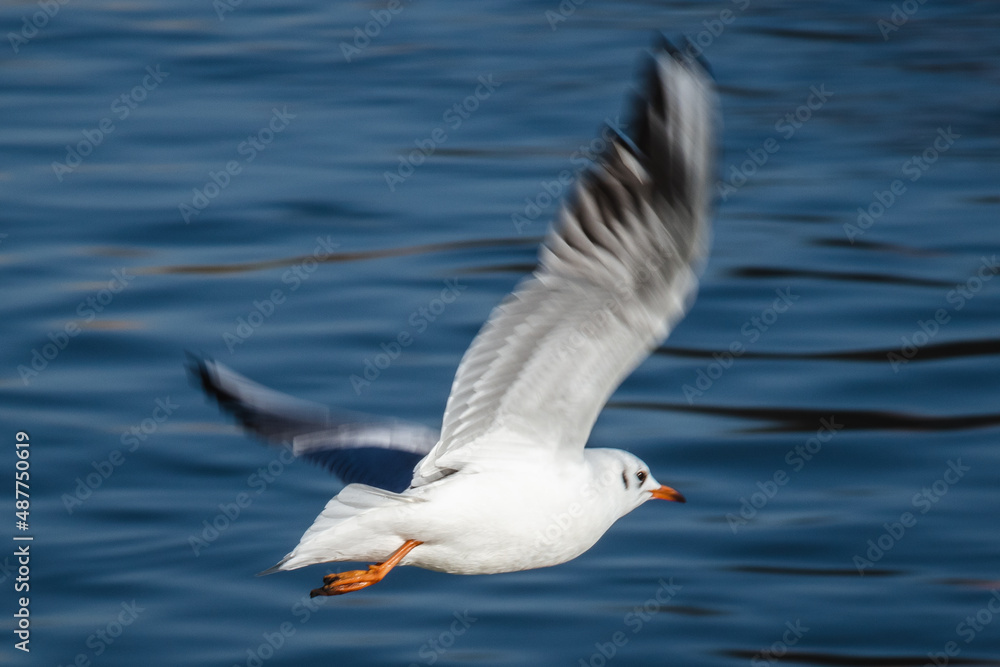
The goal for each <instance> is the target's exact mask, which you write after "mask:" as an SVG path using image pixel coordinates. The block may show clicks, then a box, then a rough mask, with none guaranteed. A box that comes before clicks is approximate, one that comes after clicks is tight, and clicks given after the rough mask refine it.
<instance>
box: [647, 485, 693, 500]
mask: <svg viewBox="0 0 1000 667" xmlns="http://www.w3.org/2000/svg"><path fill="white" fill-rule="evenodd" d="M650 493H652V494H653V497H654V498H659V499H660V500H671V501H673V502H675V503H686V502H687V500H686V499H685V498H684V496H683V495H682V494H681V492H680V491H676V490H674V489H671V488H670V487H669V486H661V487H660V488H658V489H653V491H651V492H650Z"/></svg>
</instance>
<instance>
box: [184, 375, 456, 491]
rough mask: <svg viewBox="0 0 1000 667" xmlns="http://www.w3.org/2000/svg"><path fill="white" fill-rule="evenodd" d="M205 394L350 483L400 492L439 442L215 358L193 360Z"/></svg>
mask: <svg viewBox="0 0 1000 667" xmlns="http://www.w3.org/2000/svg"><path fill="white" fill-rule="evenodd" d="M190 368H191V371H192V374H193V375H195V376H196V377H197V379H198V380H199V381H200V383H201V386H202V387H203V388H204V390H205V393H207V394H208V395H209V396H212V397H214V398H215V399H216V400H217V401H218V402H219V405H220V407H222V409H223V410H225V411H226V412H228V413H230V414H231V415H233V416H234V417H236V419H237V420H238V421H239V422H240V423H241V424H242V425H243V427H244V428H245V429H246V430H248V431H250V432H252V433H254V434H255V435H257V436H259V437H261V438H263V439H264V440H265V441H267V442H269V443H270V444H274V445H291V446H292V452H293V453H294V454H295V456H301V457H302V458H305V459H307V460H309V461H312V462H313V463H318V464H320V465H322V466H323V467H325V468H327V469H328V470H330V471H331V472H333V473H334V474H336V475H337V477H339V478H340V479H341V480H343V481H344V483H345V484H351V483H361V484H368V485H371V486H375V487H378V488H380V489H385V490H388V491H394V492H400V491H402V490H404V489H405V488H406V487H407V486H409V484H410V480H411V478H412V477H413V468H414V466H415V465H416V464H417V462H418V461H420V459H421V458H423V457H424V455H425V454H427V452H428V451H430V449H431V448H432V447H433V446H434V443H435V442H437V440H438V434H437V432H436V431H434V430H433V429H429V428H427V427H425V426H421V425H418V424H410V423H407V422H401V421H389V420H380V419H378V418H376V417H369V416H367V415H354V414H351V415H348V414H343V415H332V414H331V412H330V410H329V409H328V408H326V407H325V406H323V405H319V404H317V403H312V402H309V401H303V400H301V399H298V398H294V397H292V396H288V395H286V394H282V393H280V392H277V391H274V390H273V389H268V388H267V387H265V386H263V385H260V384H258V383H256V382H254V381H253V380H250V379H249V378H246V377H244V376H243V375H240V374H239V373H237V372H235V371H233V370H231V369H229V368H227V367H226V366H224V365H222V364H220V363H219V362H217V361H213V360H211V359H200V358H197V357H192V358H191V364H190Z"/></svg>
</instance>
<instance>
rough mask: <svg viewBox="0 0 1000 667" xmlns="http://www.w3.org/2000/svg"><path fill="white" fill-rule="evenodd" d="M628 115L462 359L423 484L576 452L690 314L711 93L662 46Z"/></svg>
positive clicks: (704, 231) (701, 75)
mask: <svg viewBox="0 0 1000 667" xmlns="http://www.w3.org/2000/svg"><path fill="white" fill-rule="evenodd" d="M633 106H634V108H633V113H632V118H631V122H630V123H629V125H628V135H629V136H628V137H624V136H616V137H615V138H614V139H613V140H612V141H611V142H610V145H609V147H608V149H607V150H606V151H605V152H604V154H603V155H602V156H601V157H600V159H599V160H598V162H597V164H595V165H594V167H593V168H592V169H591V170H590V171H588V172H587V173H585V174H584V175H583V176H582V178H581V179H580V181H579V183H578V184H577V187H576V190H575V193H574V196H573V198H572V200H571V201H570V202H568V203H567V204H565V205H564V206H563V207H562V209H561V210H560V213H559V216H558V219H557V222H556V225H555V226H554V228H553V230H552V231H551V232H550V233H549V236H548V237H547V239H546V241H545V243H544V244H543V246H542V248H541V251H540V257H539V259H540V264H539V268H538V269H537V270H536V271H535V272H534V273H533V274H532V275H531V276H530V277H528V278H526V279H525V280H524V281H523V282H521V283H520V284H519V285H518V287H517V288H516V289H515V290H514V292H513V293H512V294H511V295H510V296H508V297H507V298H506V299H505V300H504V301H503V302H502V303H501V304H500V305H499V306H498V307H497V308H496V309H495V310H494V311H493V313H492V314H491V315H490V318H489V320H488V321H487V323H486V324H485V325H484V327H483V329H482V330H481V331H480V332H479V335H478V336H477V337H476V339H475V340H474V341H473V343H472V345H471V346H470V347H469V350H468V351H467V352H466V353H465V356H464V357H463V359H462V362H461V364H460V365H459V368H458V372H457V374H456V376H455V380H454V383H453V385H452V389H451V395H450V396H449V398H448V406H447V409H446V410H445V415H444V423H443V427H442V433H441V442H439V443H438V444H437V446H436V447H435V448H434V449H433V450H432V451H431V452H430V454H429V455H428V456H427V458H426V459H424V461H422V462H421V464H420V465H419V466H418V467H417V469H416V471H415V476H414V481H413V484H414V485H415V486H419V485H421V484H424V483H427V482H429V481H432V480H434V479H437V478H440V477H441V476H443V475H445V474H447V473H448V472H449V471H450V470H455V469H460V468H461V467H462V466H463V464H465V463H468V462H469V461H471V460H475V458H477V457H482V456H486V455H490V456H497V455H504V454H503V453H502V452H501V451H499V449H498V448H502V447H504V446H510V445H507V444H505V443H514V442H522V443H526V444H528V445H529V446H532V447H546V446H548V447H551V448H553V449H557V448H563V449H567V448H579V449H582V448H583V446H584V445H585V444H586V441H587V438H588V436H589V434H590V430H591V428H592V426H593V424H594V422H595V421H596V419H597V415H598V413H599V412H600V411H601V409H602V408H603V406H604V404H605V403H606V402H607V400H608V398H609V397H610V395H611V393H612V392H613V391H614V390H615V388H616V387H617V386H618V385H619V384H620V383H621V381H622V380H623V379H624V378H625V377H626V376H627V375H628V374H629V373H630V372H631V371H632V370H633V369H634V368H635V367H636V366H637V365H638V364H639V363H640V362H641V361H642V360H643V359H644V358H645V357H646V356H647V355H648V354H649V352H650V351H651V350H652V349H653V347H654V346H656V345H658V344H659V343H660V342H661V341H662V340H663V338H664V337H666V335H667V333H668V332H669V331H670V329H671V327H673V325H674V324H676V323H677V322H678V321H679V320H680V319H681V318H682V317H683V315H684V313H685V311H686V309H687V307H688V306H689V305H690V302H691V301H692V297H693V295H694V292H695V289H696V286H697V275H696V274H697V271H698V269H699V268H700V264H701V262H702V260H703V258H704V256H705V254H706V251H707V244H708V213H707V208H708V199H709V194H708V188H709V185H708V182H709V177H710V170H711V169H712V164H713V158H714V147H713V142H712V130H713V126H714V124H715V121H716V119H715V115H716V107H715V94H714V88H713V85H712V83H711V80H710V78H709V77H708V75H707V73H706V72H705V70H704V69H703V68H702V67H701V65H700V64H699V63H697V62H689V61H686V60H685V58H684V56H683V55H682V54H681V53H680V52H679V51H677V50H676V49H675V48H673V47H672V46H671V45H670V44H668V43H666V42H664V43H663V44H661V45H660V47H659V48H658V49H656V50H655V52H654V53H652V54H651V57H650V59H649V63H648V72H647V76H646V80H645V85H644V90H643V91H642V93H641V94H640V95H638V96H637V97H636V98H635V99H634V101H633ZM470 443H476V444H477V446H476V447H475V448H472V447H470V446H469V445H470ZM484 448H492V449H491V453H490V454H486V453H485V452H484Z"/></svg>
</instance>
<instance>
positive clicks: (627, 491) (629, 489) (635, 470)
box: [585, 449, 687, 514]
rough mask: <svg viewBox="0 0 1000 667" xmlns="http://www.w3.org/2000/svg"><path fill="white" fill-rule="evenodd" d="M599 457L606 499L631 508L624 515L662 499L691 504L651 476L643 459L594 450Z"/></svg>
mask: <svg viewBox="0 0 1000 667" xmlns="http://www.w3.org/2000/svg"><path fill="white" fill-rule="evenodd" d="M585 451H591V452H593V453H594V454H596V455H597V457H596V459H597V460H596V461H595V463H596V467H597V468H598V469H599V471H600V473H599V476H600V479H601V486H602V487H604V488H605V491H604V493H605V494H607V496H606V497H614V498H616V499H618V500H620V503H616V504H620V505H622V506H623V507H625V508H627V509H626V510H625V512H624V514H627V513H628V512H631V511H632V510H634V509H635V508H636V507H638V506H639V505H641V504H643V503H644V502H646V501H647V500H651V499H653V498H658V499H659V500H670V501H673V502H676V503H683V502H687V501H686V500H685V498H684V496H683V495H682V494H681V493H680V492H679V491H677V490H675V489H672V488H671V487H669V486H664V485H662V484H660V483H659V482H657V481H656V479H655V478H654V477H653V475H652V474H651V473H650V472H649V466H648V465H646V464H645V463H644V462H643V461H642V459H640V458H639V457H637V456H634V455H632V454H629V453H628V452H625V451H622V450H620V449H594V450H585Z"/></svg>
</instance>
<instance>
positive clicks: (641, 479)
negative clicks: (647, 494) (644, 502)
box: [635, 470, 649, 484]
mask: <svg viewBox="0 0 1000 667" xmlns="http://www.w3.org/2000/svg"><path fill="white" fill-rule="evenodd" d="M648 476H649V473H647V472H646V471H645V470H640V471H639V472H637V473H636V474H635V477H636V479H638V480H639V484H642V483H643V482H645V481H646V478H647V477H648Z"/></svg>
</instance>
